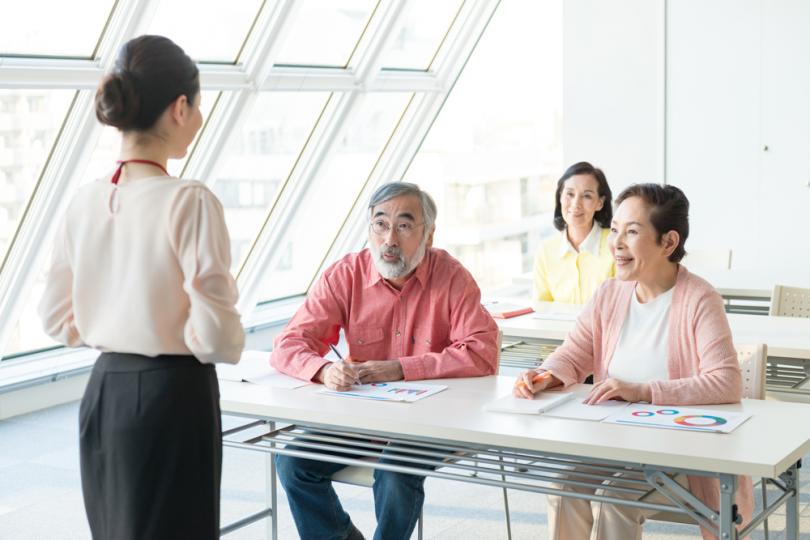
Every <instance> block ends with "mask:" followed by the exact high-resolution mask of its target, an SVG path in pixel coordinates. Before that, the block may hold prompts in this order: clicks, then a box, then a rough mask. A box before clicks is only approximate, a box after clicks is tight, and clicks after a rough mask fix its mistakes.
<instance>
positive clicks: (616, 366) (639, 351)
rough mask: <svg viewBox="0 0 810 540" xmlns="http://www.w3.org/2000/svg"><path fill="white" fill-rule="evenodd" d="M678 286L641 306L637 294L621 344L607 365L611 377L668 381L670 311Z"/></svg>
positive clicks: (635, 380)
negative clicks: (673, 295)
mask: <svg viewBox="0 0 810 540" xmlns="http://www.w3.org/2000/svg"><path fill="white" fill-rule="evenodd" d="M674 291H675V287H672V288H671V289H669V290H668V291H666V292H664V293H661V294H659V295H658V296H656V297H655V298H653V299H652V300H650V301H649V302H647V303H645V304H642V303H641V302H639V301H638V297H637V296H636V293H635V292H633V299H632V300H631V301H630V312H629V313H628V314H627V320H625V321H624V326H622V332H621V334H620V336H619V342H618V343H617V344H616V350H615V352H614V353H613V359H612V360H611V361H610V364H609V365H608V375H609V376H610V377H612V378H614V379H620V380H622V381H627V382H637V383H647V382H650V381H666V380H668V379H669V370H668V368H667V353H668V351H669V346H668V344H669V308H670V306H672V294H673V292H674Z"/></svg>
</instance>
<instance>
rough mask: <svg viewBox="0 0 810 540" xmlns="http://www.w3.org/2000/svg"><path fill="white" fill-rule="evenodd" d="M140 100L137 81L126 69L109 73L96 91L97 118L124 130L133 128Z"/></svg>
mask: <svg viewBox="0 0 810 540" xmlns="http://www.w3.org/2000/svg"><path fill="white" fill-rule="evenodd" d="M139 109H140V100H139V98H138V92H137V91H136V89H135V81H134V80H133V79H132V77H131V76H129V75H128V74H127V73H126V72H124V71H119V72H113V73H110V74H109V75H107V76H106V77H105V78H104V80H102V81H101V84H100V85H99V87H98V90H97V91H96V118H98V121H99V122H101V123H102V124H106V125H108V126H113V127H116V128H118V129H120V130H122V131H127V130H129V129H132V128H133V127H135V126H134V122H135V119H136V118H138V111H139Z"/></svg>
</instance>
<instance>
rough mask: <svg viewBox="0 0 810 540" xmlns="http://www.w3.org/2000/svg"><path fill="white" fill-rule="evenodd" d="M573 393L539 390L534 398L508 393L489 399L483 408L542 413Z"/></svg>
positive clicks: (491, 410)
mask: <svg viewBox="0 0 810 540" xmlns="http://www.w3.org/2000/svg"><path fill="white" fill-rule="evenodd" d="M575 395H576V394H575V393H573V392H541V393H539V394H537V395H536V396H534V399H522V398H517V397H515V396H513V395H511V394H510V395H508V396H504V397H502V398H498V399H496V400H495V401H490V402H489V403H487V404H486V405H484V410H486V411H490V412H505V413H516V414H543V413H544V412H546V411H548V410H551V409H553V408H554V407H556V406H557V405H560V404H561V403H565V402H566V401H568V400H570V399H571V398H573V397H574V396H575Z"/></svg>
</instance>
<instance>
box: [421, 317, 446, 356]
mask: <svg viewBox="0 0 810 540" xmlns="http://www.w3.org/2000/svg"><path fill="white" fill-rule="evenodd" d="M448 334H449V329H448V327H447V325H444V324H431V325H419V326H415V327H414V329H413V340H412V344H413V354H414V355H418V354H427V353H430V352H442V351H443V350H444V349H445V348H446V347H447V346H448V345H450V339H449V337H448Z"/></svg>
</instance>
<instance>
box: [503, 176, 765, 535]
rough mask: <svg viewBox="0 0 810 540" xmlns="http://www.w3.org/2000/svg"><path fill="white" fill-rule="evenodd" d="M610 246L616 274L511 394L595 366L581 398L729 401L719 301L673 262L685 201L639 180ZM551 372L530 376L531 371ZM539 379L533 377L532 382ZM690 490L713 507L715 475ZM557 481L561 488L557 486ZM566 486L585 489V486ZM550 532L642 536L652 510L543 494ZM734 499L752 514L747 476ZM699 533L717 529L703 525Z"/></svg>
mask: <svg viewBox="0 0 810 540" xmlns="http://www.w3.org/2000/svg"><path fill="white" fill-rule="evenodd" d="M616 204H617V208H616V213H615V214H614V216H613V221H612V223H611V231H610V238H609V245H610V249H611V252H612V253H613V256H614V258H615V259H616V279H611V280H608V281H606V282H605V283H604V284H602V286H601V287H600V288H599V289H598V290H597V291H596V293H595V295H594V297H593V298H592V299H591V301H590V302H589V303H588V305H587V306H586V307H585V308H584V310H583V312H582V314H581V315H580V316H579V318H578V319H577V322H576V325H575V327H574V329H573V330H572V331H571V333H570V334H569V335H568V338H567V339H566V340H565V343H563V344H562V346H560V348H559V349H557V351H555V352H554V354H552V355H551V356H549V358H548V359H547V360H546V361H545V362H544V363H543V366H542V368H540V369H538V370H530V371H527V372H525V373H523V374H522V375H521V376H520V377H519V378H518V380H517V381H516V382H515V387H514V394H515V395H516V396H518V397H523V398H527V399H531V398H532V397H533V396H534V394H536V393H538V392H540V391H542V390H545V389H546V388H551V387H554V386H559V385H564V386H568V385H571V384H575V383H580V382H582V381H584V380H585V378H586V377H587V376H588V375H590V374H591V373H593V377H594V385H593V389H592V390H591V392H590V394H589V396H588V398H587V402H588V403H600V402H603V401H606V400H610V399H617V400H624V401H630V402H637V401H646V402H649V403H652V404H655V405H711V404H719V403H735V402H738V401H740V398H741V397H742V377H741V374H740V368H739V364H738V362H737V354H736V352H735V349H734V344H733V343H732V340H731V329H730V328H729V326H728V320H727V319H726V315H725V311H724V309H723V301H722V299H721V298H720V295H719V294H717V292H716V291H715V290H714V288H712V286H711V285H709V283H707V282H706V281H705V280H703V279H701V278H700V277H698V276H696V275H694V274H690V273H689V271H688V270H687V269H686V268H684V267H683V266H681V265H680V264H679V261H680V260H681V259H682V258H683V256H684V255H685V254H686V251H685V250H684V243H685V242H686V238H687V236H688V235H689V201H688V200H687V198H686V196H685V195H684V194H683V192H682V191H681V190H680V189H678V188H676V187H674V186H660V185H657V184H636V185H633V186H630V187H629V188H627V189H625V190H624V191H623V192H622V193H621V194H620V195H619V197H618V198H617V199H616ZM544 372H547V373H549V376H547V377H544V378H540V379H539V380H537V378H536V377H535V376H536V375H537V374H538V373H544ZM533 380H537V382H532V381H533ZM678 480H679V481H680V482H682V483H684V484H685V483H686V482H687V481H688V484H689V489H690V490H691V491H692V492H693V493H694V494H695V495H696V496H697V497H699V498H700V499H702V500H703V501H704V502H705V503H706V504H708V506H710V507H712V508H718V507H719V485H718V481H717V480H713V479H709V478H702V477H689V478H679V479H678ZM558 487H562V486H558ZM564 489H567V490H568V489H573V490H575V491H580V492H586V491H590V492H593V491H595V489H596V487H594V488H593V489H590V490H588V489H586V488H571V487H568V486H566V487H565V488H564ZM548 499H549V504H548V506H549V508H548V523H549V538H550V539H552V540H582V539H586V538H591V540H611V539H622V540H624V539H634V538H639V539H640V538H641V525H642V524H643V523H644V520H645V517H646V516H648V515H650V514H651V513H654V512H651V511H647V510H644V509H640V508H633V507H629V506H622V505H613V504H608V503H600V502H590V501H587V500H579V499H572V498H570V497H558V496H549V497H548ZM736 502H737V505H738V509H739V511H740V513H741V514H742V516H743V519H744V521H746V522H747V521H748V520H750V519H751V513H752V510H753V498H752V489H751V479H750V478H748V477H744V478H740V479H739V490H738V492H737V501H736ZM701 532H702V533H703V536H704V538H714V536H713V535H712V534H711V533H709V532H708V531H706V530H705V529H702V530H701Z"/></svg>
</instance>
